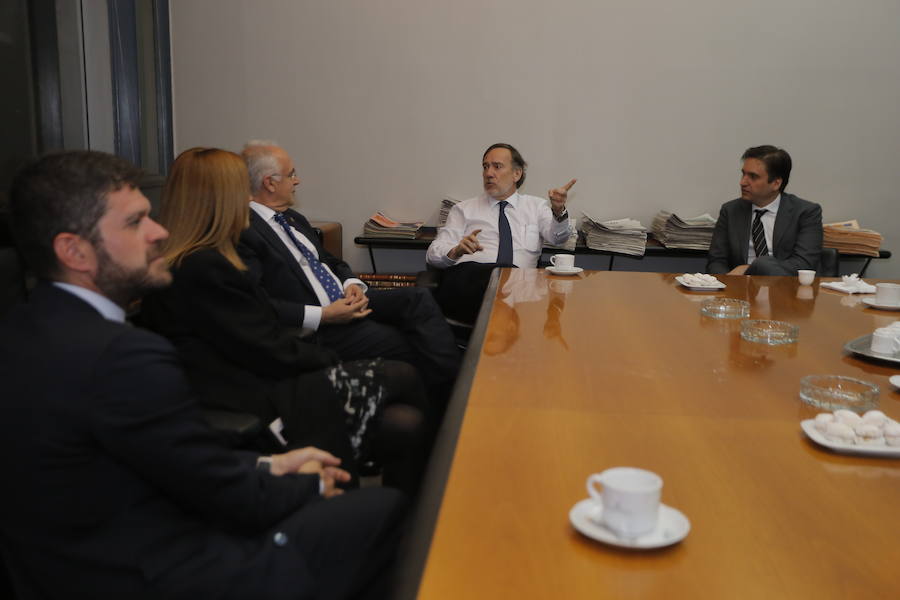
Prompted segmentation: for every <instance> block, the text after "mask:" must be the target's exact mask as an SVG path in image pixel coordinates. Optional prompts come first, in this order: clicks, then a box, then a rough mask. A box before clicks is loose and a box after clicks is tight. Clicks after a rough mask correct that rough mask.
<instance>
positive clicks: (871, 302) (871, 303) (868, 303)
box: [862, 296, 900, 310]
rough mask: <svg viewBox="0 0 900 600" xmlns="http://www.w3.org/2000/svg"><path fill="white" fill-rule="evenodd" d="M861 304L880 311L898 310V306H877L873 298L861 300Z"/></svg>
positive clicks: (899, 306)
mask: <svg viewBox="0 0 900 600" xmlns="http://www.w3.org/2000/svg"><path fill="white" fill-rule="evenodd" d="M862 301H863V304H865V305H866V306H868V307H869V308H880V309H881V310H900V304H878V302H877V301H876V300H875V298H873V297H871V296H870V297H868V298H863V299H862Z"/></svg>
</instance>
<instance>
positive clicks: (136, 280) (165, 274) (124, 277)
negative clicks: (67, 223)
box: [94, 243, 172, 308]
mask: <svg viewBox="0 0 900 600" xmlns="http://www.w3.org/2000/svg"><path fill="white" fill-rule="evenodd" d="M95 251H96V253H97V261H98V264H97V275H96V277H95V278H94V284H95V285H96V286H97V288H98V289H99V290H100V291H101V292H103V295H104V296H106V297H107V298H109V299H110V300H112V301H113V302H115V303H116V304H118V305H119V306H121V307H122V308H127V307H128V305H130V304H131V303H132V302H134V301H135V300H138V299H139V298H141V297H143V296H144V295H146V294H148V293H150V292H152V291H154V290H159V289H162V288H164V287H167V286H168V285H169V284H170V283H172V274H171V273H170V272H169V270H168V269H162V270H161V271H159V272H155V273H154V272H153V270H152V268H151V262H152V261H153V260H154V259H156V258H158V257H159V256H160V253H159V250H158V249H154V250H153V251H152V252H148V253H147V262H146V264H144V266H143V267H138V268H134V269H129V268H127V267H124V266H122V265H120V264H119V263H117V262H116V261H115V260H114V259H113V257H112V256H110V255H109V253H108V252H107V251H106V248H105V247H104V246H103V244H102V243H100V244H97V245H95Z"/></svg>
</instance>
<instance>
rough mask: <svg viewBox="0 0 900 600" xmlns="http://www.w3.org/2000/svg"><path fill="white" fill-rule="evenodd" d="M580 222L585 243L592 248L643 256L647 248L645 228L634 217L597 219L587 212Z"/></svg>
mask: <svg viewBox="0 0 900 600" xmlns="http://www.w3.org/2000/svg"><path fill="white" fill-rule="evenodd" d="M582 214H584V219H583V220H582V222H581V230H582V231H583V232H584V238H585V244H586V245H587V247H588V248H591V249H593V250H605V251H607V252H618V253H620V254H628V255H631V256H643V255H644V251H645V250H646V249H647V229H646V228H645V227H644V226H643V225H641V222H640V221H636V220H635V219H616V220H614V221H598V220H597V219H595V218H593V217H591V216H590V215H588V214H587V213H582Z"/></svg>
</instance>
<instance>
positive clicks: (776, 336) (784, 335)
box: [741, 319, 800, 346]
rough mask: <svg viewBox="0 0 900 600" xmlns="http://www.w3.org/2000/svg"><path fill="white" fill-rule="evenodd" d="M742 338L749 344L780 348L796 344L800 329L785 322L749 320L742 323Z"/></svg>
mask: <svg viewBox="0 0 900 600" xmlns="http://www.w3.org/2000/svg"><path fill="white" fill-rule="evenodd" d="M741 337H742V338H744V339H745V340H747V341H748V342H756V343H757V344H769V345H770V346H780V345H781V344H793V343H794V342H796V341H797V338H799V337H800V328H799V327H797V326H796V325H791V324H790V323H785V322H784V321H765V320H760V319H747V320H746V321H742V322H741Z"/></svg>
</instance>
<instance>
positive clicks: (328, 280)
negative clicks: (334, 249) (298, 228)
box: [275, 212, 344, 302]
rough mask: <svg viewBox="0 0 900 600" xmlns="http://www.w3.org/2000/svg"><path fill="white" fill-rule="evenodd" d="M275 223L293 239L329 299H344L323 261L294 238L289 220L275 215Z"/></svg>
mask: <svg viewBox="0 0 900 600" xmlns="http://www.w3.org/2000/svg"><path fill="white" fill-rule="evenodd" d="M275 222H276V223H278V224H279V225H281V227H282V228H283V229H284V230H285V232H286V233H287V234H288V237H289V238H291V241H292V242H294V245H295V246H297V250H299V251H300V254H302V255H303V258H305V259H306V262H308V263H309V268H310V269H311V270H312V272H313V275H315V276H316V279H318V280H319V283H321V284H322V287H323V288H325V293H326V294H328V299H329V300H331V301H332V302H334V301H335V300H340V299H341V298H343V297H344V292H343V291H341V288H340V286H338V283H337V280H336V279H335V278H334V276H332V274H331V273H329V272H328V269H326V268H325V265H323V264H322V261H320V260H319V259H318V258H316V255H315V254H313V253H312V252H310V250H309V248H307V247H306V244H304V243H303V242H301V241H300V240H298V239H297V238H296V237H294V231H293V229H291V225H290V224H289V223H288V222H287V219H285V218H284V215H283V214H281V213H280V212H277V213H275Z"/></svg>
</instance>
